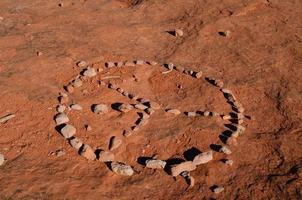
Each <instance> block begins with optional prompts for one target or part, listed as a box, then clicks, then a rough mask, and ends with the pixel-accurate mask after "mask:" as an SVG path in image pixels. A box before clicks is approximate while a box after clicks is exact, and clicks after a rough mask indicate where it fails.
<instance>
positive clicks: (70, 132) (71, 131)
mask: <svg viewBox="0 0 302 200" xmlns="http://www.w3.org/2000/svg"><path fill="white" fill-rule="evenodd" d="M60 132H61V134H62V135H63V136H64V138H66V139H68V138H71V137H72V136H74V135H75V133H76V128H75V127H74V126H72V125H70V124H66V125H65V126H64V127H63V128H62V129H61V131H60Z"/></svg>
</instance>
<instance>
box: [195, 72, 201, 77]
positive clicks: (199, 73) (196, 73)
mask: <svg viewBox="0 0 302 200" xmlns="http://www.w3.org/2000/svg"><path fill="white" fill-rule="evenodd" d="M194 77H195V78H201V77H202V71H200V72H195V73H194Z"/></svg>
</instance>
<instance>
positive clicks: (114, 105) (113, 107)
mask: <svg viewBox="0 0 302 200" xmlns="http://www.w3.org/2000/svg"><path fill="white" fill-rule="evenodd" d="M121 105H122V103H119V102H116V103H113V104H111V108H112V109H113V110H116V111H120V110H119V109H118V108H119V106H121Z"/></svg>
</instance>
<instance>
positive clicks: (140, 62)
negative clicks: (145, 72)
mask: <svg viewBox="0 0 302 200" xmlns="http://www.w3.org/2000/svg"><path fill="white" fill-rule="evenodd" d="M144 63H145V62H144V61H143V60H137V61H135V64H137V65H143V64H144Z"/></svg>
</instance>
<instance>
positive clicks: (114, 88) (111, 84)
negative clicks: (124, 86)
mask: <svg viewBox="0 0 302 200" xmlns="http://www.w3.org/2000/svg"><path fill="white" fill-rule="evenodd" d="M108 87H109V88H110V89H113V90H116V89H117V88H118V87H117V85H115V84H114V83H109V85H108Z"/></svg>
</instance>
